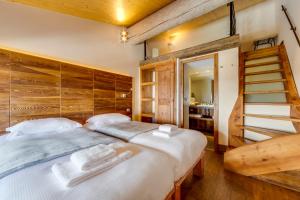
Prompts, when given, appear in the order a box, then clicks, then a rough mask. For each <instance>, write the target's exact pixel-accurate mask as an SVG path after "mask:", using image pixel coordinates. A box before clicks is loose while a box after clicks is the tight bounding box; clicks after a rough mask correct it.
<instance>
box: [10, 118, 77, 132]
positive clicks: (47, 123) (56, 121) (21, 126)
mask: <svg viewBox="0 0 300 200" xmlns="http://www.w3.org/2000/svg"><path fill="white" fill-rule="evenodd" d="M79 127H82V125H81V124H80V123H78V122H75V121H72V120H70V119H67V118H45V119H35V120H27V121H23V122H20V123H18V124H16V125H14V126H12V127H9V128H7V129H6V131H8V132H11V133H12V135H13V136H24V135H32V134H41V133H49V132H56V133H61V132H64V131H69V130H73V129H75V128H79Z"/></svg>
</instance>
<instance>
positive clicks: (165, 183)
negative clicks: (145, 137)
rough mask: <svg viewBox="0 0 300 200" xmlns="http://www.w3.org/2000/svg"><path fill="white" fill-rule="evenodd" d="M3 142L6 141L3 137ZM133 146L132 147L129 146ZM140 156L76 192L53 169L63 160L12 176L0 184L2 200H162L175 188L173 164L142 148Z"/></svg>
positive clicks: (40, 165)
mask: <svg viewBox="0 0 300 200" xmlns="http://www.w3.org/2000/svg"><path fill="white" fill-rule="evenodd" d="M0 138H1V139H2V141H1V140H0V143H1V142H4V141H3V139H4V137H0ZM128 145H133V144H128ZM133 146H134V148H136V147H138V148H139V153H138V154H136V155H134V156H133V157H132V158H130V159H128V160H126V161H124V162H122V163H120V164H118V165H117V166H115V167H114V168H112V169H110V170H108V171H106V172H104V173H102V174H100V175H98V176H96V177H93V178H91V179H89V180H87V181H85V182H83V183H81V184H79V185H77V186H75V187H73V188H69V189H67V188H65V187H62V186H61V185H60V183H59V182H58V181H57V180H56V178H55V177H54V175H53V173H52V172H51V166H52V165H53V164H54V163H57V162H63V161H67V160H69V159H70V156H64V157H61V158H58V159H55V160H52V161H49V162H46V163H42V164H38V165H36V166H33V167H29V168H26V169H23V170H21V171H18V172H16V173H14V174H11V175H9V176H7V177H5V178H3V179H1V180H0V199H1V200H85V199H86V200H135V199H138V200H160V199H164V198H165V197H166V196H167V194H168V193H169V192H170V191H171V190H172V188H173V186H174V172H173V168H174V161H173V159H171V158H170V157H169V156H168V155H166V154H164V153H161V152H159V151H155V150H150V149H147V148H144V147H141V146H139V145H133Z"/></svg>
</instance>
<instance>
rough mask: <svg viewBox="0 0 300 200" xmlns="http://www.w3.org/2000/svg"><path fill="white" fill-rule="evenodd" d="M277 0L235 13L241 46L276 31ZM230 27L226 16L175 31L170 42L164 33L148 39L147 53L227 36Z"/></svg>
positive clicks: (173, 49)
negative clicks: (198, 25)
mask: <svg viewBox="0 0 300 200" xmlns="http://www.w3.org/2000/svg"><path fill="white" fill-rule="evenodd" d="M295 1H297V0H295ZM276 2H277V0H267V1H265V2H262V3H259V4H257V5H255V6H252V7H250V8H247V9H245V10H242V11H240V12H238V13H237V14H236V20H237V21H236V22H237V33H238V34H240V37H241V42H242V44H243V45H242V50H250V49H251V48H252V43H253V41H254V40H257V39H262V38H265V37H269V36H274V35H277V30H278V28H277V27H278V23H277V21H276V17H275V16H276V5H277V3H276ZM229 27H230V26H229V17H224V18H222V19H219V20H216V21H213V22H212V23H209V24H206V25H204V26H200V27H197V28H194V29H192V30H189V31H188V32H185V31H182V32H178V33H177V34H175V35H174V36H173V37H172V40H171V43H172V45H171V46H170V45H168V43H170V40H169V39H168V38H166V37H156V38H153V39H151V40H149V41H148V53H149V56H151V49H152V48H158V49H159V52H160V54H165V53H168V52H172V51H177V50H180V49H185V48H188V47H192V46H195V45H199V44H203V43H207V42H210V41H214V40H217V39H221V38H224V37H228V36H229Z"/></svg>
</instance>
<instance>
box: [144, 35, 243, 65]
mask: <svg viewBox="0 0 300 200" xmlns="http://www.w3.org/2000/svg"><path fill="white" fill-rule="evenodd" d="M239 46H240V36H239V35H234V36H231V37H227V38H223V39H219V40H216V41H213V42H208V43H205V44H200V45H197V46H194V47H191V48H187V49H183V50H179V51H175V52H172V53H168V54H165V55H161V56H159V57H156V58H152V59H149V60H143V61H141V62H140V65H147V64H151V63H156V62H160V61H164V60H168V59H174V58H180V59H184V58H189V57H195V56H199V55H206V54H210V53H214V52H218V51H221V50H225V49H230V48H234V47H239Z"/></svg>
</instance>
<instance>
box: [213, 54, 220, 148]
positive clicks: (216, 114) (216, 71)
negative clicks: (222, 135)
mask: <svg viewBox="0 0 300 200" xmlns="http://www.w3.org/2000/svg"><path fill="white" fill-rule="evenodd" d="M214 149H215V151H217V152H218V151H219V56H218V54H217V53H215V54H214Z"/></svg>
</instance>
